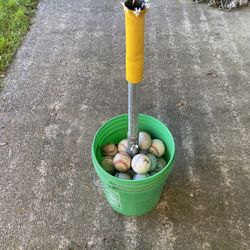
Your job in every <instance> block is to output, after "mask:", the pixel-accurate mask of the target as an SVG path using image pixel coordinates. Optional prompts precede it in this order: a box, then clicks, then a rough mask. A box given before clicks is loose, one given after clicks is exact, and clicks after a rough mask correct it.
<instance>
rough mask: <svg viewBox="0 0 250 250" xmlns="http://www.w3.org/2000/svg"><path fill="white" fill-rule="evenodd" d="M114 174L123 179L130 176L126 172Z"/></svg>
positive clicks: (128, 178)
mask: <svg viewBox="0 0 250 250" xmlns="http://www.w3.org/2000/svg"><path fill="white" fill-rule="evenodd" d="M115 176H116V177H117V178H120V179H124V180H131V177H130V176H129V175H128V174H126V173H116V174H115Z"/></svg>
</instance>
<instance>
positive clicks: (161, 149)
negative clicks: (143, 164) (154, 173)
mask: <svg viewBox="0 0 250 250" xmlns="http://www.w3.org/2000/svg"><path fill="white" fill-rule="evenodd" d="M149 152H150V153H152V154H154V155H155V156H156V157H161V156H162V155H163V154H164V153H165V145H164V143H163V142H162V141H161V140H158V139H154V140H152V144H151V147H150V148H149Z"/></svg>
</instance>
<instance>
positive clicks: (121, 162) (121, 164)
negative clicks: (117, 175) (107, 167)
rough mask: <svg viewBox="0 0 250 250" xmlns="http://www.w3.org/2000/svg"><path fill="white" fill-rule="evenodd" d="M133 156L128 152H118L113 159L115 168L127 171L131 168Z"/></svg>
mask: <svg viewBox="0 0 250 250" xmlns="http://www.w3.org/2000/svg"><path fill="white" fill-rule="evenodd" d="M130 164H131V158H130V156H129V155H128V154H125V153H118V154H116V156H115V157H114V159H113V165H114V167H115V169H117V170H118V171H120V172H126V171H128V170H129V169H130Z"/></svg>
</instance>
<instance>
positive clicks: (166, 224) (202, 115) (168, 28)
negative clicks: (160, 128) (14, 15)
mask: <svg viewBox="0 0 250 250" xmlns="http://www.w3.org/2000/svg"><path fill="white" fill-rule="evenodd" d="M249 20H250V9H249V8H242V9H239V10H235V11H232V12H222V11H219V10H217V9H214V8H208V7H207V5H206V4H196V3H194V2H192V1H187V0H177V1H164V0H159V1H152V8H151V11H150V12H149V13H148V15H147V24H146V35H145V52H146V54H145V56H146V61H145V70H146V72H145V81H144V83H143V85H142V107H141V113H146V114H150V115H153V116H155V117H157V118H158V119H160V120H161V121H163V122H164V123H166V124H167V125H168V127H169V128H170V130H171V131H172V133H173V135H174V138H175V141H176V148H177V158H176V162H175V166H174V169H173V171H172V173H171V175H170V176H169V179H168V181H167V183H166V188H165V191H164V194H163V196H162V199H161V202H160V203H159V205H158V206H157V208H156V209H155V210H153V211H152V212H151V213H150V214H148V215H146V216H143V217H140V218H126V217H124V216H121V215H119V214H117V213H115V212H113V211H112V209H111V208H110V207H109V205H108V204H107V203H106V201H105V199H104V197H103V195H102V192H101V190H99V189H98V188H97V187H95V186H94V185H93V183H92V176H93V174H94V170H93V166H92V163H91V142H92V139H93V136H94V134H95V132H96V130H97V129H98V128H99V126H100V125H101V124H102V123H103V122H104V121H106V120H107V119H109V118H111V117H113V116H116V115H118V114H121V113H126V112H127V83H126V81H125V77H124V52H125V50H124V16H123V11H122V7H121V5H120V3H119V1H115V0H109V1H97V0H86V1H79V0H71V1H68V0H53V1H51V0H42V1H40V3H39V6H38V10H37V16H36V18H35V20H34V24H33V25H32V27H31V30H30V32H29V33H28V35H27V37H26V39H25V41H24V43H23V45H22V46H21V48H20V49H19V51H18V53H17V55H16V58H15V60H14V62H13V64H12V66H11V68H10V69H9V71H8V74H7V77H6V78H5V81H4V89H3V90H2V92H1V93H0V123H1V124H0V143H1V144H0V246H1V249H25V250H26V249H46V250H48V249H67V250H70V249H71V250H72V249H107V250H109V249H118V250H120V249H121V250H123V249H129V250H130V249H141V250H149V249H159V250H162V249H164V250H165V249H167V250H170V249H180V250H183V249H192V250H193V249H225V250H230V249H235V250H236V249H237V250H239V249H246V250H247V249H250V217H249V215H250V197H249V194H250V184H249V183H250V182H249V181H250V180H249V179H250V142H249V139H250V101H249V99H250V42H249V41H250V29H249Z"/></svg>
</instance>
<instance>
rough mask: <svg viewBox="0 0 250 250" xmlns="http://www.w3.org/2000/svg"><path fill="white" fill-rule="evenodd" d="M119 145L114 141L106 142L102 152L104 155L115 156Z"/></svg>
mask: <svg viewBox="0 0 250 250" xmlns="http://www.w3.org/2000/svg"><path fill="white" fill-rule="evenodd" d="M117 152H118V150H117V146H116V145H115V144H113V143H109V144H105V145H104V146H103V147H102V154H103V155H104V156H115V155H116V154H117Z"/></svg>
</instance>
